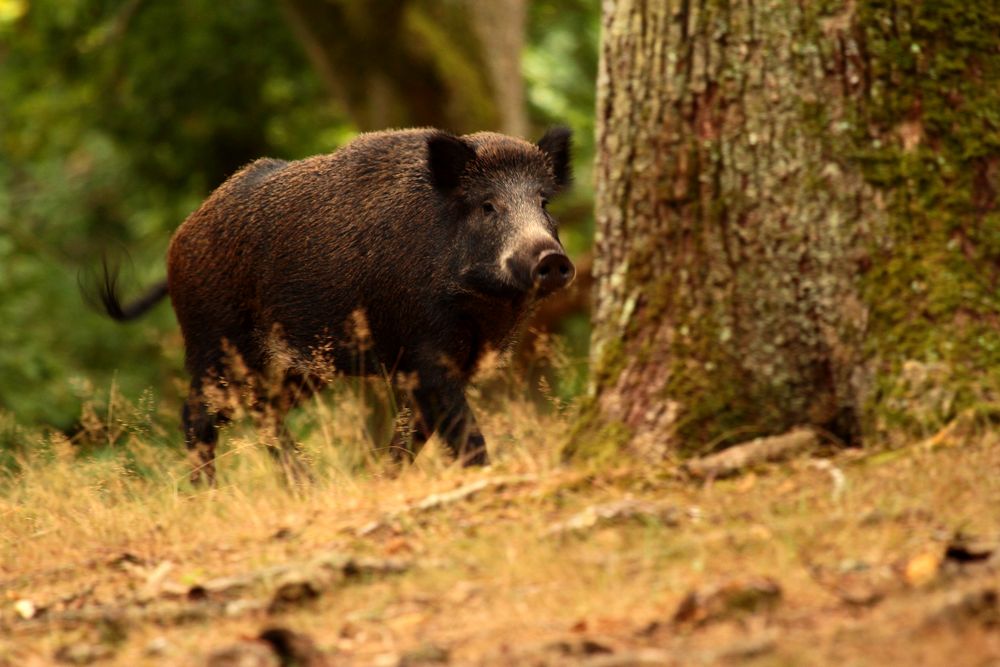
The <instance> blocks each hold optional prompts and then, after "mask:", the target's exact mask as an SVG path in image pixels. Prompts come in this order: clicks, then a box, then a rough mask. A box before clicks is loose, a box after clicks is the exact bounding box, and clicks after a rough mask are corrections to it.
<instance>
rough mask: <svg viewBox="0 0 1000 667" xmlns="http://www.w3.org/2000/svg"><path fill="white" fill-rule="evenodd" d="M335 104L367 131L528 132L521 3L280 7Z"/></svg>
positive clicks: (314, 2)
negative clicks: (434, 128) (431, 128)
mask: <svg viewBox="0 0 1000 667" xmlns="http://www.w3.org/2000/svg"><path fill="white" fill-rule="evenodd" d="M281 6H282V9H283V11H284V14H285V16H286V18H287V19H288V23H289V25H290V26H291V28H292V30H293V31H294V32H295V34H296V36H297V38H298V40H299V42H300V43H301V44H302V46H303V48H304V50H305V52H306V54H307V55H308V57H309V59H310V61H311V62H312V64H313V67H314V68H315V70H316V72H317V73H318V74H319V75H320V78H321V79H322V80H323V82H324V84H325V86H326V88H327V90H328V91H329V93H330V95H331V97H332V98H333V99H334V100H336V101H337V102H338V103H340V104H341V105H342V106H343V107H344V109H345V110H346V111H347V113H348V114H349V115H350V117H351V118H352V119H353V120H354V122H355V123H356V124H357V125H358V127H359V128H360V129H362V130H376V129H384V128H387V127H410V126H437V127H442V128H444V129H448V130H451V131H454V132H459V133H464V132H473V131H478V130H483V129H506V130H508V131H509V130H515V129H516V130H518V133H521V132H523V131H524V129H525V128H524V126H525V125H526V122H525V111H524V93H523V90H522V89H523V81H522V78H521V67H520V62H521V61H520V55H521V47H522V46H523V43H524V31H525V7H524V2H523V0H515V1H513V2H509V3H508V2H501V3H487V2H486V0H465V1H464V2H437V1H430V0H405V1H400V0H365V1H364V2H359V1H358V0H282V5H281Z"/></svg>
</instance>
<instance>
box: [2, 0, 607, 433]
mask: <svg viewBox="0 0 1000 667" xmlns="http://www.w3.org/2000/svg"><path fill="white" fill-rule="evenodd" d="M355 4H357V5H358V7H359V8H362V9H363V7H364V4H363V3H360V4H358V3H355ZM598 10H599V8H598V6H597V3H591V2H586V1H584V0H562V1H557V0H546V1H538V2H534V3H531V9H530V12H529V25H528V32H527V47H526V50H525V53H524V54H523V55H524V80H525V85H526V86H527V98H528V101H529V109H528V112H529V118H530V119H531V121H532V124H533V125H534V126H536V129H538V130H540V129H541V128H543V127H544V126H545V125H548V124H551V123H556V122H559V123H566V124H569V125H571V126H573V128H574V130H575V131H576V136H577V139H578V145H579V149H580V150H579V151H578V154H577V170H578V173H579V179H578V186H577V188H576V189H575V190H574V193H573V195H572V196H571V197H570V198H568V201H567V202H566V203H565V204H564V206H565V209H564V215H569V217H571V218H574V217H575V218H578V222H577V223H576V224H575V225H570V227H569V229H568V232H567V236H568V238H567V239H566V240H567V245H568V246H569V247H570V248H571V249H575V250H576V251H580V250H581V249H583V248H585V247H586V246H587V245H588V243H589V235H590V221H589V203H590V200H591V192H590V176H589V166H590V161H591V157H592V151H593V142H592V133H593V121H592V114H593V106H594V98H593V95H594V93H593V80H594V74H595V71H596V57H597V55H596V54H597V29H598V25H597V24H598ZM286 18H287V17H286V14H285V13H284V12H283V11H282V7H281V3H280V2H277V0H233V1H231V2H225V3H220V2H213V1H211V0H173V1H172V2H151V1H146V2H143V1H142V0H0V413H3V412H6V413H8V414H10V413H12V414H13V415H14V416H15V419H16V421H17V422H18V423H21V424H29V425H38V424H48V425H52V426H55V427H57V428H60V429H63V430H72V429H74V428H77V425H78V423H79V420H80V415H81V407H80V406H81V402H83V401H85V400H93V399H94V397H95V395H97V394H100V393H101V392H107V391H108V388H109V387H110V386H111V384H112V379H113V378H114V381H115V383H116V385H117V389H118V390H119V391H121V392H122V394H124V395H125V396H132V397H135V396H139V395H140V394H142V392H144V391H145V390H147V389H148V388H153V391H154V392H155V393H156V394H158V395H159V396H160V397H166V398H168V399H169V400H168V401H167V403H170V402H172V401H175V400H176V399H177V397H179V396H180V395H181V394H182V390H181V388H180V381H182V380H183V378H184V376H183V371H182V365H181V360H182V353H183V350H182V342H181V339H180V336H179V334H178V332H177V328H176V325H175V323H174V319H173V314H172V312H171V311H170V309H169V307H168V306H165V305H163V306H159V307H158V308H156V309H155V310H154V311H153V313H151V314H150V315H149V316H148V317H146V318H144V319H141V320H139V321H137V322H136V323H134V324H129V325H125V326H122V325H119V324H116V323H114V322H111V321H109V320H107V319H106V318H104V317H102V316H101V315H100V314H99V313H98V312H96V311H95V310H94V309H93V308H91V307H89V306H88V305H87V304H86V303H85V301H84V299H83V298H82V297H81V292H80V288H79V284H78V283H79V282H83V283H87V282H88V280H92V279H93V277H94V273H95V272H96V271H97V269H98V267H99V266H100V261H101V257H102V255H104V254H107V255H108V256H109V258H110V259H111V261H112V262H121V263H122V264H123V269H124V270H123V279H122V283H123V285H124V286H125V289H126V290H129V289H130V288H131V289H133V290H134V291H133V292H132V293H126V298H128V297H130V296H134V295H135V294H136V293H138V292H140V291H141V290H142V288H143V287H144V286H146V285H149V284H151V283H153V282H155V281H156V280H159V279H161V278H162V277H163V275H164V272H165V269H164V266H163V256H164V253H165V250H166V246H167V243H168V241H169V238H170V234H171V233H172V231H173V229H174V228H175V227H176V226H177V225H178V224H179V223H180V222H181V221H182V220H183V219H184V218H185V217H186V216H187V214H188V213H190V212H191V211H192V210H193V209H194V208H195V207H196V206H197V205H198V204H199V202H200V201H201V200H202V199H203V198H204V197H205V196H206V195H207V194H208V192H210V191H211V190H212V188H214V187H215V186H217V185H218V184H219V183H221V182H222V181H223V180H224V179H225V178H226V176H228V175H229V174H231V173H232V172H233V171H235V170H236V169H237V168H238V167H239V166H240V165H242V164H245V163H246V162H249V161H250V160H253V159H255V158H257V157H260V156H263V155H271V156H275V157H281V158H286V159H288V158H298V157H303V156H306V155H310V154H315V153H320V152H327V151H330V150H332V149H334V148H335V147H337V146H338V145H340V144H342V143H344V142H345V141H347V140H348V139H349V138H350V137H351V136H353V134H354V133H355V131H356V130H355V127H356V123H355V122H354V121H353V120H352V119H351V118H350V117H349V115H348V112H347V111H346V110H344V109H343V108H342V106H340V105H339V104H338V103H336V102H335V101H334V100H332V99H331V98H330V97H329V91H328V90H326V89H325V88H324V86H323V84H322V82H321V81H320V79H319V77H318V76H317V75H316V73H315V71H314V70H313V64H311V63H310V61H309V59H307V57H306V55H305V51H304V49H303V48H302V45H301V44H299V43H298V42H297V41H296V36H295V34H294V33H293V31H292V30H291V29H290V28H289V26H288V23H287V21H286ZM483 129H488V128H483Z"/></svg>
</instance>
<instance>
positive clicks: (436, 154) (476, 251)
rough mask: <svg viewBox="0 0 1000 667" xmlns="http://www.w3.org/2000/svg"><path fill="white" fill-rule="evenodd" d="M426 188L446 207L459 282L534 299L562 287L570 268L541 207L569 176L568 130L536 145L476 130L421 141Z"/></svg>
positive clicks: (551, 133) (550, 219)
mask: <svg viewBox="0 0 1000 667" xmlns="http://www.w3.org/2000/svg"><path fill="white" fill-rule="evenodd" d="M427 148H428V165H429V167H430V175H431V180H432V182H433V184H434V187H435V188H436V189H437V190H438V191H439V192H441V193H442V194H443V195H444V196H445V197H446V198H447V200H448V202H449V205H450V206H451V207H452V211H453V213H452V215H450V216H449V217H450V218H451V219H452V221H453V224H454V225H456V226H457V227H456V229H455V230H453V236H452V237H451V238H453V239H454V245H455V247H454V248H452V249H450V252H451V251H453V252H454V253H455V255H454V256H455V258H456V261H457V262H458V263H459V265H458V267H457V270H458V274H459V276H460V278H459V279H460V281H461V283H462V285H463V287H465V288H467V289H470V290H473V291H476V292H478V293H481V294H485V295H489V296H498V297H504V296H510V297H523V296H528V297H530V298H533V299H534V298H541V297H544V296H547V295H549V294H551V293H552V292H555V291H556V290H559V289H562V288H564V287H566V286H568V285H569V284H570V283H571V282H572V280H573V277H574V275H575V274H576V269H575V268H574V266H573V263H572V262H571V261H570V260H569V257H567V256H566V252H565V250H564V249H563V247H562V243H560V241H559V233H558V226H557V224H556V221H555V219H554V218H553V217H552V216H551V215H550V214H549V212H548V210H547V206H548V202H549V199H550V198H552V197H554V196H555V195H556V194H558V193H559V192H560V191H561V190H563V189H564V188H565V187H566V186H567V185H568V184H569V181H570V178H571V176H570V162H569V151H570V131H569V130H568V129H566V128H553V129H551V130H549V131H548V132H547V133H546V134H545V136H543V137H542V138H541V139H540V140H539V142H538V143H537V144H532V143H529V142H527V141H523V140H521V139H515V138H513V137H508V136H505V135H502V134H494V133H491V132H480V133H477V134H471V135H466V136H464V137H456V136H453V135H450V134H447V133H444V132H440V133H435V134H433V135H431V136H430V137H429V138H428V140H427Z"/></svg>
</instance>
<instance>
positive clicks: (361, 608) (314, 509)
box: [0, 392, 1000, 665]
mask: <svg viewBox="0 0 1000 667" xmlns="http://www.w3.org/2000/svg"><path fill="white" fill-rule="evenodd" d="M334 404H336V406H335V405H334ZM133 412H134V410H133ZM479 412H480V415H481V416H482V422H483V424H482V425H483V429H484V432H485V433H486V435H487V439H488V440H489V442H490V443H491V448H492V450H493V452H494V454H495V463H494V465H493V466H492V468H491V469H488V470H460V469H456V468H454V467H452V466H449V465H448V462H447V461H446V460H444V459H443V458H442V457H441V456H440V455H439V454H438V453H437V452H436V451H435V450H434V449H433V447H432V448H431V451H429V452H427V453H425V454H424V455H422V456H421V457H420V459H418V461H417V463H416V464H415V465H414V466H412V467H410V468H408V469H406V470H404V471H402V472H401V473H399V474H393V473H392V471H391V470H389V469H388V468H387V467H385V466H384V464H383V463H382V462H381V460H380V459H378V458H375V457H372V456H371V455H370V454H369V453H368V445H367V442H368V440H367V437H366V426H365V420H364V419H363V417H362V413H363V409H362V407H361V405H360V403H359V402H357V401H355V400H353V399H352V397H351V396H350V394H349V392H341V393H340V395H339V396H336V397H325V398H322V399H320V400H318V401H317V402H315V403H314V404H313V405H311V406H310V407H309V408H308V409H307V410H306V411H305V415H304V416H303V417H302V418H301V419H300V420H299V423H298V424H297V425H296V427H297V431H298V432H300V433H304V434H305V437H304V446H305V447H306V450H307V452H308V454H309V456H310V457H311V459H312V462H313V468H314V470H316V471H317V477H318V479H317V481H316V482H315V483H314V484H312V485H310V486H308V487H305V488H299V489H289V488H287V487H285V486H284V485H283V484H282V483H281V482H280V480H279V476H278V475H277V474H276V473H275V471H274V468H273V466H272V464H271V461H270V460H269V458H268V457H267V456H266V454H264V453H263V452H262V451H261V447H259V446H258V445H257V444H256V439H255V436H254V434H253V433H252V432H251V431H249V430H247V429H246V427H239V428H235V429H230V430H229V431H227V432H226V434H225V436H224V440H225V443H226V444H225V446H224V448H223V455H222V459H221V461H220V479H221V485H220V487H219V488H218V489H216V490H213V491H204V490H200V491H199V490H193V489H191V488H190V487H189V486H188V485H187V483H186V482H185V481H183V480H185V479H186V473H187V471H186V468H185V462H184V460H183V456H182V453H181V452H180V451H178V450H176V449H167V448H165V447H163V446H162V445H160V444H158V442H159V440H161V439H169V436H167V435H162V434H157V433H155V432H151V431H149V430H146V431H141V429H140V430H139V431H136V430H135V429H133V430H129V429H125V431H124V432H123V433H119V434H118V436H116V437H115V438H113V439H112V440H113V441H114V442H115V443H116V445H115V447H114V448H113V449H110V450H104V452H105V453H103V454H102V455H100V456H97V455H94V456H85V457H80V456H77V455H76V454H75V453H74V452H73V451H72V446H71V445H70V444H69V443H67V442H59V441H56V442H54V443H52V444H51V445H50V446H49V447H47V448H46V449H45V455H44V456H43V455H41V454H37V453H36V454H31V453H30V451H31V448H28V451H29V453H28V454H25V455H24V460H23V461H22V464H23V472H22V473H21V474H20V475H19V476H18V477H17V478H16V479H13V480H11V481H10V482H8V483H7V484H6V485H5V487H4V489H3V490H2V492H0V595H2V599H0V628H2V632H0V664H11V665H33V664H39V665H41V664H50V663H51V662H53V661H54V660H55V656H62V657H63V659H69V658H70V657H71V656H70V655H69V654H70V653H71V652H72V651H69V650H68V649H67V648H66V647H78V648H79V647H84V648H79V650H80V651H83V653H80V654H79V655H82V656H83V657H82V658H79V656H78V659H80V660H84V659H91V658H92V659H95V660H96V661H98V664H122V665H125V664H170V665H189V664H202V663H203V662H204V660H205V659H206V656H207V655H209V654H210V653H212V652H213V651H215V650H218V649H220V648H222V647H226V646H229V645H231V644H233V643H234V642H240V641H241V639H245V638H247V637H255V636H257V634H258V633H259V632H260V631H261V630H262V629H263V628H266V627H275V626H281V627H285V628H289V629H292V630H293V631H295V632H299V633H304V634H306V635H308V636H310V637H312V638H313V639H314V640H315V642H316V644H317V645H318V647H319V649H320V650H321V652H322V654H323V655H325V656H326V657H327V659H328V660H329V661H330V663H331V664H359V665H367V664H372V665H376V664H377V665H394V664H410V665H414V664H430V662H428V661H431V660H432V659H438V660H441V659H447V660H448V661H450V662H451V663H452V664H496V665H506V664H578V663H588V662H589V663H591V664H595V665H597V664H621V665H626V664H677V665H690V664H716V663H726V664H728V663H733V662H737V663H739V662H747V663H751V664H759V665H794V664H810V665H811V664H831V665H832V664H837V665H840V664H865V665H883V664H948V665H960V664H968V665H984V664H996V663H997V661H1000V635H998V633H997V626H996V623H997V622H998V618H997V614H1000V610H996V612H995V613H994V615H993V616H991V615H990V613H993V612H990V611H989V610H987V611H986V612H982V613H981V612H975V611H973V612H968V611H967V612H962V611H961V608H960V606H959V607H948V606H947V605H948V604H949V596H952V595H959V594H962V593H965V592H969V591H972V592H976V591H984V590H985V591H990V590H993V591H996V590H997V589H998V588H1000V575H998V571H1000V570H998V568H1000V564H998V563H1000V547H997V549H996V550H993V552H992V556H991V557H986V558H984V559H983V560H982V561H977V562H970V563H960V562H958V560H957V559H956V558H945V557H944V554H945V551H946V547H947V545H948V544H949V541H954V536H955V535H956V534H958V533H963V534H965V535H971V536H975V537H977V538H981V539H984V540H985V541H986V542H985V543H986V545H987V546H986V547H985V550H986V553H987V554H989V553H990V550H991V549H992V547H991V546H990V545H993V546H996V545H997V540H998V538H1000V476H998V475H996V474H995V471H996V470H998V469H1000V447H998V446H997V442H996V438H995V437H994V436H993V435H991V434H978V435H977V436H976V437H975V438H969V439H967V440H962V439H959V438H954V439H951V440H948V441H945V442H941V441H936V442H935V445H936V446H935V447H924V446H919V445H914V446H912V447H909V448H906V449H901V450H895V451H890V452H881V453H865V452H843V453H841V454H839V455H837V456H835V457H834V458H832V459H825V460H824V462H817V461H815V460H808V459H803V460H796V461H793V462H791V463H789V464H785V465H783V466H771V467H767V468H764V469H761V470H757V471H753V472H749V473H747V474H745V475H743V476H741V477H737V478H735V479H733V480H727V481H724V482H722V481H719V482H715V483H709V484H704V483H693V482H691V481H687V480H685V479H683V478H682V477H681V476H680V475H678V474H677V473H676V472H675V471H674V470H671V469H655V468H650V467H648V466H640V465H637V464H629V463H627V462H623V464H622V466H621V467H619V468H616V469H600V470H585V469H579V468H568V467H564V466H561V465H559V464H558V456H557V451H558V448H559V446H560V444H561V441H562V439H563V437H564V434H565V433H566V432H567V431H568V429H569V426H570V425H569V422H568V419H567V418H566V417H563V416H560V415H559V414H558V413H543V412H540V411H539V410H537V409H536V408H535V407H533V406H532V405H531V404H529V403H526V402H523V401H518V400H514V399H511V400H506V401H504V402H503V403H502V405H501V406H500V407H499V408H498V407H497V406H493V407H482V408H481V409H480V410H479ZM120 413H121V419H123V420H125V421H127V420H128V419H129V414H130V413H129V410H128V409H122V410H121V411H120ZM105 414H106V411H105ZM133 417H134V415H133ZM133 421H136V422H138V421H141V420H138V419H134V420H133ZM95 429H97V431H99V430H100V429H99V428H98V427H97V426H95ZM241 429H242V430H241ZM151 443H152V444H151ZM36 451H39V450H36ZM109 452H110V453H109ZM136 471H141V474H140V473H138V472H136ZM510 476H515V477H516V480H515V481H514V482H512V483H509V484H506V485H495V486H485V487H484V488H482V489H481V490H480V491H479V492H478V493H475V494H471V495H469V496H468V497H465V498H462V499H459V500H456V501H454V502H450V503H444V504H440V505H437V506H432V507H429V508H426V509H418V508H417V505H418V503H419V502H420V501H421V500H422V499H425V498H426V497H427V496H428V495H430V494H432V493H435V492H442V491H448V490H453V489H456V488H460V487H462V486H463V485H467V484H469V483H472V482H475V481H477V480H486V479H497V478H501V477H510ZM626 500H631V501H634V502H633V503H632V504H628V503H626V504H625V505H622V504H621V503H622V501H626ZM615 503H617V504H618V505H616V506H619V507H620V506H625V507H634V508H637V509H636V510H635V512H633V514H631V515H629V514H628V513H626V514H625V515H622V516H619V517H617V518H616V517H611V518H608V519H605V520H603V521H601V520H598V521H596V522H595V523H593V525H588V524H587V522H586V521H583V520H581V521H580V524H581V526H582V527H580V528H579V529H576V530H559V531H557V532H555V533H552V530H553V527H555V526H558V525H560V523H561V522H565V521H567V520H568V519H570V518H572V517H574V516H577V515H579V513H580V512H582V511H584V510H587V509H588V508H591V509H592V508H594V507H605V506H610V504H615ZM650 508H653V509H650ZM584 516H596V514H595V513H594V512H591V514H590V515H587V514H585V515H584ZM334 552H335V553H343V554H347V555H353V556H370V557H375V558H393V559H398V560H401V561H403V562H406V563H409V564H410V565H411V567H410V569H409V570H408V571H406V572H404V573H402V574H398V575H391V576H380V575H368V576H362V577H360V578H344V579H338V580H336V582H335V583H333V584H331V583H330V582H324V583H322V584H321V585H319V584H318V585H317V588H318V589H319V595H318V597H317V598H316V599H315V600H311V601H308V602H305V601H303V602H301V604H299V603H296V602H292V603H290V604H289V605H286V607H285V608H284V609H282V610H281V611H273V612H269V611H267V610H265V609H261V608H260V605H258V606H256V607H255V606H253V605H252V604H248V605H245V606H243V607H240V606H239V605H232V606H230V607H213V608H212V609H211V610H209V611H207V612H205V613H206V614H208V616H207V617H202V618H194V619H192V618H187V619H185V618H183V617H182V616H181V617H170V618H167V619H164V618H161V619H160V621H159V622H153V621H152V620H148V619H147V620H141V619H140V620H136V619H135V618H134V617H129V616H127V613H126V612H127V611H128V610H133V611H134V610H142V609H145V610H151V609H157V608H158V607H157V606H156V605H159V604H164V603H169V604H172V605H174V608H182V609H183V608H185V606H188V607H192V608H193V607H195V606H197V604H198V603H197V601H193V600H189V599H188V598H187V597H185V596H184V594H185V592H186V591H188V590H189V589H190V588H191V587H192V586H194V585H197V584H201V583H204V582H207V581H210V580H213V579H215V578H218V577H224V576H231V575H243V574H247V573H252V572H260V571H262V568H266V567H269V566H273V565H277V564H282V563H303V562H306V561H309V560H310V559H311V558H313V557H314V556H316V555H317V554H323V553H334ZM293 570H294V568H293ZM303 571H304V572H305V575H304V576H306V577H308V576H311V575H310V574H309V571H308V570H303ZM761 578H769V579H770V580H773V582H775V583H776V584H777V585H778V586H779V587H780V589H781V597H780V601H778V602H777V603H776V604H773V605H770V606H766V605H765V606H760V605H758V606H755V603H753V601H752V600H751V604H750V605H749V607H750V608H749V609H746V608H744V607H745V606H746V605H745V604H744V603H745V602H746V600H745V599H743V602H741V603H739V604H735V603H734V604H729V603H713V602H711V601H710V600H711V599H714V598H711V595H712V593H711V590H707V591H706V588H707V589H711V587H719V586H722V587H725V586H726V585H727V584H728V585H729V586H730V588H733V589H734V590H737V591H742V590H743V589H742V588H741V587H742V586H744V584H745V583H746V582H752V581H755V580H758V579H761ZM279 579H280V578H278V577H271V578H269V577H267V576H264V577H261V578H259V580H255V582H254V583H252V584H251V585H250V586H248V587H246V588H245V589H241V590H239V591H238V592H235V593H231V594H229V593H227V594H226V595H227V596H228V597H227V598H226V602H227V603H232V602H233V601H241V600H243V601H250V602H252V601H261V600H263V601H264V602H267V601H268V600H270V599H271V598H272V597H273V596H274V595H275V591H276V590H278V589H279V588H280V584H281V581H280V580H279ZM727 590H728V589H727ZM691 591H703V596H702V602H701V603H700V604H703V606H704V609H702V610H701V612H700V613H701V617H702V622H700V623H674V622H672V620H671V619H672V617H673V615H674V612H675V610H676V609H677V608H678V605H679V604H680V603H681V601H682V599H683V598H684V597H685V596H686V595H687V594H688V593H689V592H691ZM744 597H745V596H744ZM706 600H709V601H706ZM25 601H30V602H31V604H32V605H33V606H34V607H35V609H36V612H35V617H34V618H31V619H29V620H25V618H23V617H24V616H30V615H31V614H30V613H29V612H28V611H27V607H26V602H25ZM713 604H714V605H715V606H713ZM720 604H721V606H720ZM199 608H200V607H199ZM741 609H742V611H741ZM37 610H41V611H37ZM81 610H84V611H86V610H90V611H91V612H94V610H97V612H100V613H97V614H96V615H92V617H91V618H90V620H88V621H85V622H79V621H74V620H73V614H74V613H81ZM227 610H228V613H227ZM105 612H106V613H105ZM588 642H589V643H588ZM88 647H89V649H88ZM86 650H90V651H91V654H86ZM445 654H446V655H447V658H445ZM615 659H618V662H614V660H615ZM421 660H423V661H424V662H423V663H421V662H420V661H421ZM602 660H603V661H604V662H601V661H602ZM642 660H648V662H646V663H643V662H642ZM4 661H6V663H5V662H4ZM275 664H277V663H275ZM287 664H292V663H287Z"/></svg>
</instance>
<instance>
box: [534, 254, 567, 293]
mask: <svg viewBox="0 0 1000 667" xmlns="http://www.w3.org/2000/svg"><path fill="white" fill-rule="evenodd" d="M574 276H576V269H575V268H574V267H573V262H571V261H569V257H567V256H566V255H564V254H562V253H561V252H559V251H557V250H547V251H545V252H543V253H542V255H541V257H539V259H538V263H537V264H535V268H534V269H533V270H532V271H531V280H532V282H533V283H534V284H535V285H536V286H537V287H538V294H539V295H540V296H545V295H546V294H550V293H552V292H555V291H556V290H559V289H562V288H563V287H566V286H567V285H569V284H570V283H571V282H573V277H574Z"/></svg>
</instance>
